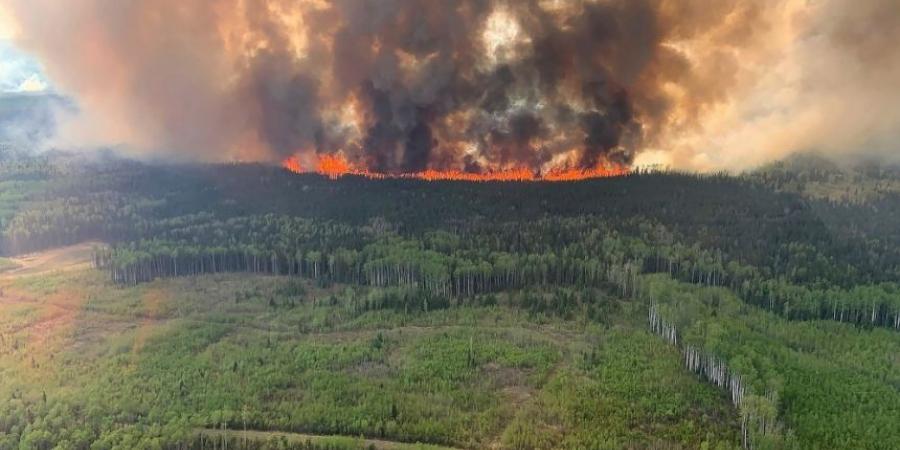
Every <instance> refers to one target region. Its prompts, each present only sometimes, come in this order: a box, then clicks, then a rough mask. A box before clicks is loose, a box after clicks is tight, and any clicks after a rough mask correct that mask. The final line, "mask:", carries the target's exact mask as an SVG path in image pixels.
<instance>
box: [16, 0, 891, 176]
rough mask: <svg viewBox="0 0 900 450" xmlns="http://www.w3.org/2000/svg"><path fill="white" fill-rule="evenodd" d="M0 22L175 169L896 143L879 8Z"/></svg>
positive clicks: (270, 10)
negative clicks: (176, 164)
mask: <svg viewBox="0 0 900 450" xmlns="http://www.w3.org/2000/svg"><path fill="white" fill-rule="evenodd" d="M0 4H4V5H5V6H6V8H7V9H8V11H9V12H11V14H12V16H13V17H14V18H15V20H16V21H17V23H18V27H19V28H20V35H19V43H20V45H21V46H23V47H24V48H26V49H27V50H28V51H31V52H33V53H35V54H36V55H38V56H39V57H40V58H41V60H42V62H43V63H44V65H45V66H46V68H47V71H48V73H49V75H50V77H51V79H53V80H54V82H55V83H56V84H58V85H59V86H60V87H61V88H62V89H63V90H64V91H65V92H67V93H70V94H71V95H73V96H74V97H75V98H76V99H77V100H78V101H79V103H80V105H81V106H82V108H83V110H85V111H88V112H90V113H92V116H91V119H92V121H93V122H92V125H93V126H94V128H93V129H92V130H91V132H92V133H91V134H94V135H98V136H100V137H101V138H102V139H103V140H106V141H112V142H116V143H118V142H121V143H126V144H128V145H129V146H130V147H131V148H134V149H136V150H141V151H152V152H157V153H159V154H167V155H177V156H182V157H185V158H189V159H203V160H228V159H235V158H241V159H264V160H280V159H281V158H284V157H286V156H288V155H299V158H300V159H301V160H304V159H306V160H309V159H311V158H313V157H314V156H315V155H316V154H322V153H341V154H342V155H344V156H345V157H346V158H348V159H350V160H351V161H353V162H355V163H357V164H359V165H364V166H366V167H368V168H370V169H373V170H378V171H383V172H409V171H419V170H423V169H425V168H440V169H449V168H452V169H464V170H469V171H480V170H485V169H498V168H513V167H529V168H532V169H534V170H536V171H540V170H548V169H550V168H555V167H581V168H592V167H596V166H598V165H610V164H615V165H628V164H631V163H633V162H634V161H635V158H636V157H637V160H638V161H661V162H665V163H669V164H672V165H676V166H681V167H693V168H718V167H727V168H739V167H747V166H750V165H753V164H758V163H760V162H764V161H766V160H767V159H769V158H772V157H776V156H781V155H784V154H785V153H787V152H790V151H795V150H807V149H816V148H821V149H826V150H837V149H853V150H856V149H858V148H859V146H862V145H865V146H866V148H870V149H873V150H886V149H889V148H891V144H892V138H893V137H895V136H896V134H897V133H896V129H897V125H898V124H900V101H898V100H900V89H898V88H900V76H898V75H900V64H898V61H900V55H898V48H897V47H898V46H896V45H895V43H896V42H898V38H900V31H898V30H900V6H897V4H896V2H894V1H892V0H867V1H864V2H846V1H843V0H818V1H817V0H756V1H742V0H720V1H715V2H710V1H706V0H596V1H589V0H572V1H564V0H516V1H503V0H458V1H428V0H334V1H325V0H219V1H216V2H190V1H183V0H135V1H128V2H123V1H119V0H68V1H66V2H65V4H64V5H62V4H60V2H59V1H57V0H0ZM81 131H82V135H83V130H81Z"/></svg>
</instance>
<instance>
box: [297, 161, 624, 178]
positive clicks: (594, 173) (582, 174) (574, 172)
mask: <svg viewBox="0 0 900 450" xmlns="http://www.w3.org/2000/svg"><path fill="white" fill-rule="evenodd" d="M282 167H284V168H285V169H287V170H289V171H291V172H294V173H311V171H305V170H303V169H302V168H301V165H300V161H299V159H298V158H297V157H296V156H291V157H290V158H287V159H285V160H284V161H283V162H282ZM315 173H318V174H319V175H322V176H326V177H328V178H330V179H332V180H336V179H338V178H340V177H342V176H344V175H355V176H362V177H366V178H370V179H386V178H396V179H400V178H406V179H418V180H426V181H469V182H485V181H579V180H587V179H592V178H610V177H620V176H625V175H628V174H629V173H631V171H630V170H629V169H628V168H626V167H623V166H609V167H607V166H598V167H596V168H594V169H552V170H550V171H547V172H546V173H544V174H536V173H535V172H534V171H532V170H531V169H528V168H524V167H522V168H517V169H505V170H493V171H487V172H481V173H476V172H464V171H461V170H435V169H427V170H424V171H421V172H413V173H401V174H386V173H380V172H372V171H369V170H367V169H360V168H356V167H353V165H352V164H351V163H350V162H349V161H347V160H346V159H344V158H343V157H342V156H340V155H319V156H318V162H317V163H316V170H315Z"/></svg>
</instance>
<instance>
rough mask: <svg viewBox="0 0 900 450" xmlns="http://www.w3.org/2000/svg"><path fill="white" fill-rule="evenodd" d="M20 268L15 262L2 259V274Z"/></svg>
mask: <svg viewBox="0 0 900 450" xmlns="http://www.w3.org/2000/svg"><path fill="white" fill-rule="evenodd" d="M17 267H19V265H18V264H16V263H15V262H14V261H13V260H11V259H7V258H0V273H3V272H6V271H9V270H13V269H15V268H17Z"/></svg>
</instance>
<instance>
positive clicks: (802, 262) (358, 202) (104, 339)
mask: <svg viewBox="0 0 900 450" xmlns="http://www.w3.org/2000/svg"><path fill="white" fill-rule="evenodd" d="M898 214H900V169H896V168H892V167H889V166H874V165H864V164H861V165H859V166H852V167H847V166H839V165H837V164H835V163H833V162H831V161H828V160H825V159H823V158H820V157H817V156H813V155H802V156H797V157H793V158H791V159H788V160H785V161H780V162H776V163H772V164H770V165H768V166H765V167H762V168H760V169H758V170H755V171H752V172H747V173H743V174H726V173H715V174H694V173H682V172H676V171H668V170H653V171H636V172H634V173H631V174H629V175H626V176H620V177H614V178H604V179H591V180H584V181H579V182H567V183H544V182H483V183H473V182H458V181H425V180H416V179H377V180H374V179H367V178H365V177H361V176H346V177H342V178H338V179H335V180H332V179H328V178H326V177H322V176H319V175H317V174H295V173H291V172H289V171H287V170H284V169H282V168H280V167H274V166H267V165H262V164H211V165H199V164H195V165H188V164H179V165H174V164H158V163H149V162H139V161H134V160H129V159H123V158H120V157H117V156H115V155H113V154H112V153H104V152H100V153H95V154H67V153H61V152H57V153H45V154H42V155H38V156H35V155H30V154H24V153H15V152H12V151H9V150H6V151H2V152H0V256H3V257H4V258H8V259H0V308H4V311H3V312H4V316H3V317H5V318H4V319H2V323H0V363H2V364H0V367H2V368H3V369H4V375H8V376H5V377H4V381H0V449H6V448H19V449H32V448H34V449H51V448H54V449H55V448H60V449H64V448H65V449H68V448H73V449H113V448H116V449H118V448H123V449H124V448H172V449H175V448H223V449H224V448H226V446H227V447H231V448H248V449H252V448H323V449H324V448H366V447H374V448H395V447H388V446H386V445H388V444H385V442H387V443H395V444H390V445H401V444H400V443H402V445H409V446H410V448H439V447H449V448H488V447H491V448H515V449H530V448H721V449H730V448H746V449H819V448H833V449H843V448H861V449H889V448H896V447H895V446H896V443H897V442H900V428H898V427H897V426H896V424H898V423H900V284H898V283H900V220H898V219H900V217H898ZM85 242H89V243H90V244H82V243H85ZM73 244H82V245H89V246H90V248H89V251H87V252H86V254H85V259H86V260H87V261H88V262H89V264H87V265H86V266H85V267H84V268H83V269H78V270H75V271H65V272H59V271H57V272H50V273H43V274H40V275H33V276H27V277H7V278H6V279H4V278H2V273H3V271H4V269H3V267H9V268H10V270H14V269H12V268H14V267H15V264H16V263H15V261H16V260H17V259H16V258H20V257H21V256H22V255H26V254H30V253H35V252H38V254H39V253H40V252H42V251H46V250H50V249H56V248H59V247H64V246H69V245H73ZM57 297H60V299H57V300H52V302H56V303H52V304H51V306H53V308H56V309H54V311H55V313H54V314H50V315H49V316H48V317H50V318H49V319H46V318H44V319H41V317H44V315H42V314H45V315H46V314H49V313H45V312H42V311H43V310H42V309H41V308H40V299H56V298H57ZM62 297H65V298H66V299H62ZM69 297H71V298H77V299H79V300H78V301H77V304H74V305H73V304H69V303H66V302H70V301H74V300H71V299H69ZM27 299H33V301H31V300H27ZM60 317H62V318H64V319H66V320H65V321H64V322H66V325H67V326H66V327H61V328H60V329H59V330H57V329H56V327H53V332H52V333H49V334H50V337H46V336H45V337H41V338H39V339H38V340H37V341H35V339H36V338H35V337H34V336H35V335H40V334H41V332H43V334H48V332H46V331H45V330H44V328H50V325H55V324H57V322H63V320H62V319H60ZM48 323H49V325H48ZM28 324H31V325H28ZM82 355H83V356H84V358H82ZM35 374H41V376H42V377H44V379H45V380H47V381H46V382H44V383H43V384H42V385H41V386H34V385H33V383H29V382H28V380H29V379H30V378H29V377H33V376H35ZM113 411H115V413H113ZM242 430H243V434H240V433H241V432H242ZM248 430H249V431H253V432H254V433H259V434H258V435H252V436H254V437H253V438H252V439H251V438H249V437H248V436H251V434H250V433H249V431H248ZM279 433H283V434H279ZM396 448H400V447H396Z"/></svg>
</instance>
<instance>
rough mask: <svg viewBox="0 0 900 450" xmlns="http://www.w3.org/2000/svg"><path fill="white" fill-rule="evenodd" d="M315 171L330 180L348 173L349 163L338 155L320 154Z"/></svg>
mask: <svg viewBox="0 0 900 450" xmlns="http://www.w3.org/2000/svg"><path fill="white" fill-rule="evenodd" d="M316 172H318V173H319V174H321V175H325V176H326V177H328V178H331V179H332V180H335V179H337V178H338V177H342V176H344V175H346V174H348V173H350V163H348V162H347V160H346V159H344V158H343V157H341V156H338V155H320V156H319V163H318V164H317V165H316Z"/></svg>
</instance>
